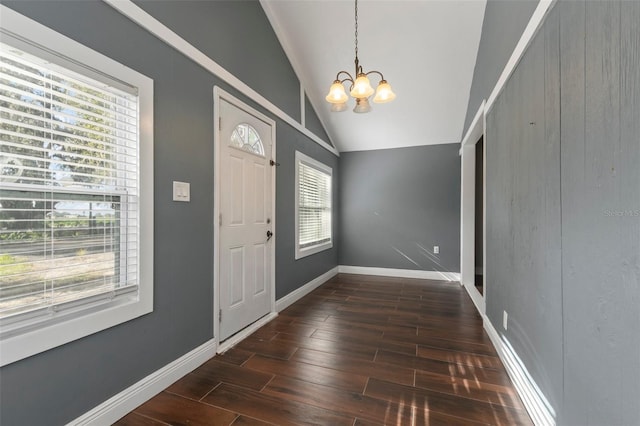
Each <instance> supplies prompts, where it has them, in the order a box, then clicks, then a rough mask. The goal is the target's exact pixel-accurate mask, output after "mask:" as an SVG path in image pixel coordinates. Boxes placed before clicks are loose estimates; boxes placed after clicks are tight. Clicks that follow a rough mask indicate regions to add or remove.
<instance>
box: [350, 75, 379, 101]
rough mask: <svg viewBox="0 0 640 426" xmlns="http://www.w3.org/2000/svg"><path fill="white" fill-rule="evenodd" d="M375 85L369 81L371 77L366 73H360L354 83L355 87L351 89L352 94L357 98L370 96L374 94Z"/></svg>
mask: <svg viewBox="0 0 640 426" xmlns="http://www.w3.org/2000/svg"><path fill="white" fill-rule="evenodd" d="M373 92H374V90H373V87H371V83H369V79H368V78H367V76H366V75H365V74H358V78H356V81H355V83H353V89H351V96H353V97H354V98H356V99H360V98H368V97H369V96H371V95H373Z"/></svg>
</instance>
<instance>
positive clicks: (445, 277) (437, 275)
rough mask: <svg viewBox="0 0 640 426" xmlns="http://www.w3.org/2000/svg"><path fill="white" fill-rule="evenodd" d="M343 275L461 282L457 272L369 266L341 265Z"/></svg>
mask: <svg viewBox="0 0 640 426" xmlns="http://www.w3.org/2000/svg"><path fill="white" fill-rule="evenodd" d="M338 271H339V272H340V273H342V274H360V275H378V276H381V277H397V278H420V279H424V280H440V281H460V274H459V273H457V272H440V271H419V270H415V269H392V268H372V267H368V266H346V265H340V266H339V267H338Z"/></svg>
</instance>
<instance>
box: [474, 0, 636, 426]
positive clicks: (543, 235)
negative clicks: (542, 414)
mask: <svg viewBox="0 0 640 426" xmlns="http://www.w3.org/2000/svg"><path fill="white" fill-rule="evenodd" d="M638 22H640V2H637V1H615V0H614V1H559V2H557V3H556V5H555V6H554V7H553V9H552V10H551V11H550V12H549V14H548V16H547V17H546V18H545V21H544V23H543V25H542V27H541V28H540V30H539V31H538V34H537V35H536V36H535V37H534V39H533V40H532V42H531V44H530V46H529V47H528V48H527V50H526V52H525V54H524V56H523V57H522V59H521V61H520V63H519V64H518V66H517V67H516V69H515V71H514V73H513V75H512V76H511V78H510V80H509V81H508V82H507V84H506V85H505V87H504V90H503V92H502V93H501V94H500V95H499V96H498V98H497V99H496V103H495V104H494V106H493V108H492V109H491V110H490V111H489V112H488V114H487V134H486V138H485V143H486V149H487V294H488V299H487V315H488V317H489V318H490V320H491V322H492V324H494V326H495V328H496V329H498V331H499V332H500V333H501V334H502V335H503V336H504V337H505V338H506V339H507V340H508V341H509V342H510V343H512V344H513V347H514V349H515V351H516V352H517V354H518V355H519V357H520V358H521V359H522V360H523V362H524V364H525V366H526V368H527V370H528V371H529V373H530V374H531V376H532V377H533V379H534V381H535V382H536V384H537V385H538V386H539V387H540V389H541V390H542V392H543V394H544V395H545V396H546V398H547V399H548V400H549V402H550V404H551V407H552V408H553V410H554V411H555V415H556V420H557V421H558V422H559V424H587V423H590V424H638V423H639V422H640V406H638V404H637V401H638V398H639V397H640V335H639V334H638V332H637V329H638V324H640V308H639V307H638V306H640V53H639V52H640V25H638ZM541 76H543V80H542V81H541V80H540V77H541ZM532 123H533V124H532ZM503 311H507V312H508V313H509V323H508V329H505V328H504V327H502V314H503Z"/></svg>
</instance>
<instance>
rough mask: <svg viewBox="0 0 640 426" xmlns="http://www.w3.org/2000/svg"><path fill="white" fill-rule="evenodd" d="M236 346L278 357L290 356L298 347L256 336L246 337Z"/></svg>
mask: <svg viewBox="0 0 640 426" xmlns="http://www.w3.org/2000/svg"><path fill="white" fill-rule="evenodd" d="M250 337H251V336H250ZM238 348H240V349H244V350H245V351H251V352H255V353H258V354H261V355H266V356H270V357H273V358H279V359H289V358H291V355H293V354H294V352H295V351H296V350H297V349H298V348H297V347H296V346H290V345H282V344H281V343H278V342H272V341H271V340H263V339H258V338H247V339H245V340H243V341H242V342H240V343H238Z"/></svg>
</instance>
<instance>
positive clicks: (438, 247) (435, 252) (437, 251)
mask: <svg viewBox="0 0 640 426" xmlns="http://www.w3.org/2000/svg"><path fill="white" fill-rule="evenodd" d="M433 254H440V246H433Z"/></svg>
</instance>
